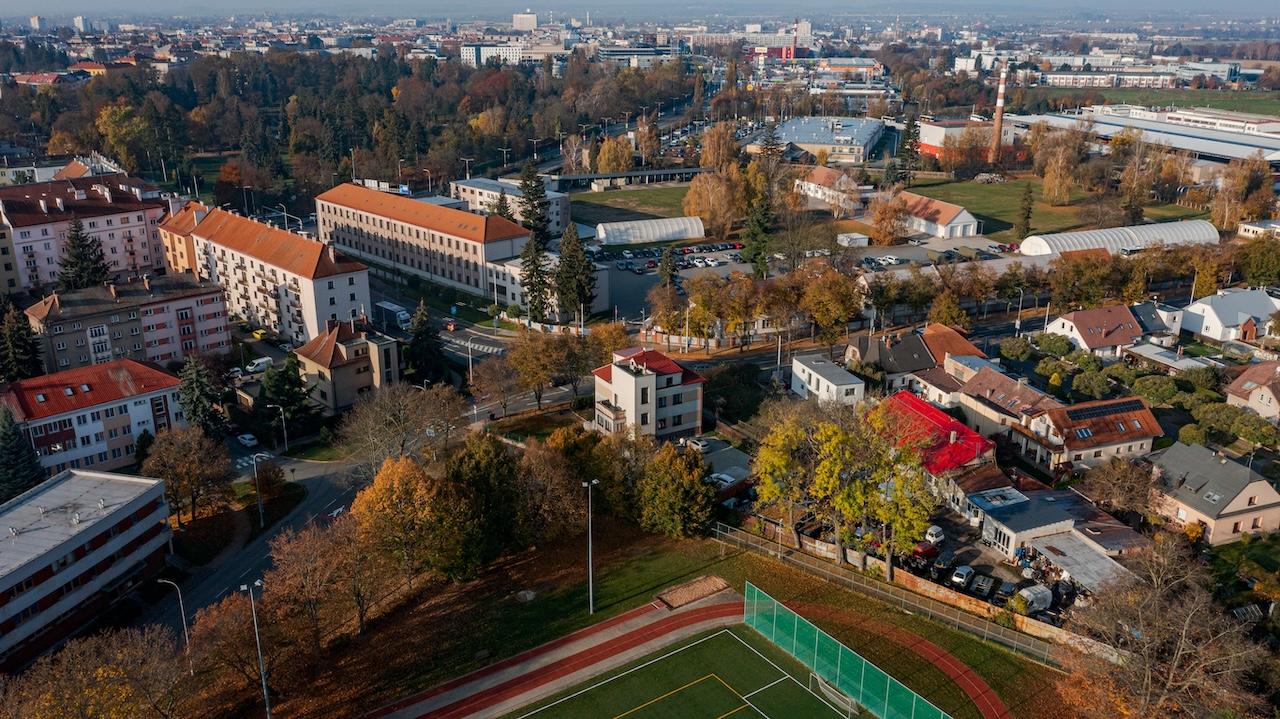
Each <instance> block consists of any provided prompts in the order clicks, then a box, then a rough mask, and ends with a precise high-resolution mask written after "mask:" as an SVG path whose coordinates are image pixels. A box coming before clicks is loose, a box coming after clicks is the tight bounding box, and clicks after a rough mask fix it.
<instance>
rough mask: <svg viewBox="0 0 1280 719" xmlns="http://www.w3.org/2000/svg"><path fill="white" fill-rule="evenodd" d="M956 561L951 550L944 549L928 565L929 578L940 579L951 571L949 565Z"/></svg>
mask: <svg viewBox="0 0 1280 719" xmlns="http://www.w3.org/2000/svg"><path fill="white" fill-rule="evenodd" d="M955 563H956V555H955V553H954V552H952V551H951V550H946V551H944V552H942V553H941V554H939V555H938V557H937V558H936V559H934V560H933V566H931V567H929V578H930V579H933V580H934V581H941V580H942V579H944V578H945V577H946V576H947V575H948V574H950V573H951V566H952V565H954V564H955Z"/></svg>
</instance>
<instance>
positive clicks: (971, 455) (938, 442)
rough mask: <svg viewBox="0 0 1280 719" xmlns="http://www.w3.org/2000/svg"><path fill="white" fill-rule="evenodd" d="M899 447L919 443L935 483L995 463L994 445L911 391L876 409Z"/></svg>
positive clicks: (894, 397)
mask: <svg viewBox="0 0 1280 719" xmlns="http://www.w3.org/2000/svg"><path fill="white" fill-rule="evenodd" d="M875 411H876V412H880V413H884V414H885V415H886V416H887V418H888V421H889V422H891V423H892V429H893V431H894V433H895V435H896V436H897V437H898V438H899V440H900V443H902V444H908V443H913V444H914V443H920V444H921V445H922V448H923V464H924V468H925V470H926V471H927V472H928V473H929V474H930V475H931V476H932V477H934V478H935V480H936V479H938V478H940V477H943V476H944V475H947V474H949V473H951V472H954V471H957V470H961V469H963V468H966V467H975V466H978V465H981V464H984V463H987V462H991V461H993V460H994V459H995V445H994V444H992V442H991V440H988V439H987V438H986V437H983V436H982V435H980V434H978V433H977V432H974V431H973V430H971V429H969V428H968V427H966V426H964V423H963V422H961V421H960V420H958V419H956V418H955V417H952V416H951V415H949V414H947V413H946V412H944V411H942V410H941V409H939V408H937V407H935V406H933V405H932V404H929V403H928V402H927V401H925V400H923V399H921V398H919V397H917V396H916V395H914V394H912V393H911V392H908V391H905V390H903V391H900V392H897V393H894V394H892V395H889V396H888V397H887V398H885V400H884V401H883V402H881V403H880V404H878V405H876V409H875Z"/></svg>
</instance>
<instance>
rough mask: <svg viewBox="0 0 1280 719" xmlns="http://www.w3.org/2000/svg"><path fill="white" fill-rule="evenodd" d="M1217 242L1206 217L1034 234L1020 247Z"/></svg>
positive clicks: (1032, 250) (1052, 249)
mask: <svg viewBox="0 0 1280 719" xmlns="http://www.w3.org/2000/svg"><path fill="white" fill-rule="evenodd" d="M1217 243H1218V230H1217V228H1215V227H1214V226H1213V225H1212V224H1211V223H1209V222H1206V221H1205V220H1184V221H1182V222H1156V223H1152V224H1149V225H1134V226H1132V227H1111V228H1108V229H1105V230H1084V231H1081V232H1059V233H1056V234H1052V235H1031V236H1030V237H1028V238H1027V239H1025V240H1023V241H1022V246H1021V247H1019V250H1020V251H1021V252H1022V254H1024V255H1056V254H1060V253H1062V252H1069V251H1071V250H1092V249H1104V250H1107V251H1108V252H1110V253H1111V254H1113V255H1114V254H1118V253H1119V252H1120V250H1122V249H1126V248H1128V249H1142V248H1145V247H1167V246H1170V245H1210V244H1214V245H1216V244H1217Z"/></svg>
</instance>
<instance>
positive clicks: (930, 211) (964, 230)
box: [899, 192, 982, 237]
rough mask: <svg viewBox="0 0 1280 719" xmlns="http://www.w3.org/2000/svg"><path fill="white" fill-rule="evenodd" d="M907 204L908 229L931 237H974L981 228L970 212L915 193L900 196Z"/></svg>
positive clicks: (958, 206)
mask: <svg viewBox="0 0 1280 719" xmlns="http://www.w3.org/2000/svg"><path fill="white" fill-rule="evenodd" d="M899 197H901V198H902V200H903V201H904V202H906V204H907V227H908V228H910V229H912V230H915V231H916V232H923V233H924V234H926V235H929V236H931V237H974V236H975V235H977V234H978V233H979V232H981V231H982V230H981V228H980V227H979V226H978V220H977V218H975V217H974V216H973V215H972V214H971V213H970V212H969V211H968V210H966V209H964V208H963V207H961V206H960V205H955V204H952V203H950V202H943V201H942V200H935V199H933V198H932V197H925V196H924V195H917V194H916V193H914V192H903V193H900V194H899Z"/></svg>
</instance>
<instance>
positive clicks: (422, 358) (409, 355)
mask: <svg viewBox="0 0 1280 719" xmlns="http://www.w3.org/2000/svg"><path fill="white" fill-rule="evenodd" d="M443 352H444V350H443V347H442V346H441V343H440V331H439V330H438V329H437V328H436V326H435V325H433V324H432V323H431V313H429V312H428V311H427V303H426V302H423V301H422V300H419V301H418V308H417V309H415V310H414V311H413V319H412V320H411V321H410V322H409V341H408V342H406V343H405V346H404V361H405V364H407V365H408V366H409V369H410V370H412V371H413V376H414V381H416V382H421V381H422V380H433V381H434V380H438V379H440V378H441V377H443V376H444V373H445V364H444V354H443Z"/></svg>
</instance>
